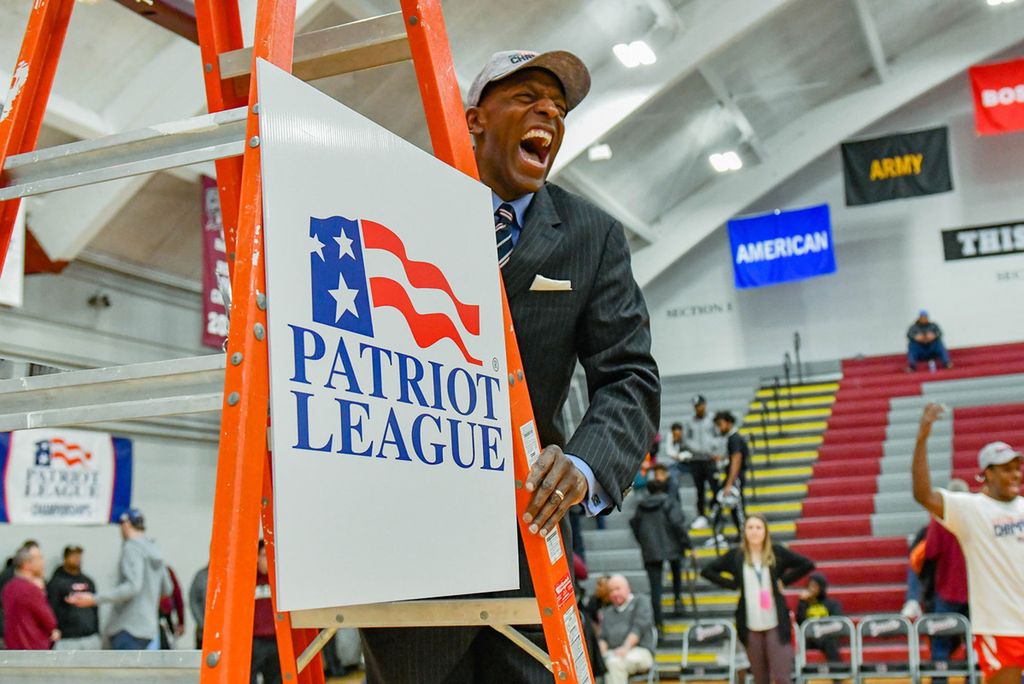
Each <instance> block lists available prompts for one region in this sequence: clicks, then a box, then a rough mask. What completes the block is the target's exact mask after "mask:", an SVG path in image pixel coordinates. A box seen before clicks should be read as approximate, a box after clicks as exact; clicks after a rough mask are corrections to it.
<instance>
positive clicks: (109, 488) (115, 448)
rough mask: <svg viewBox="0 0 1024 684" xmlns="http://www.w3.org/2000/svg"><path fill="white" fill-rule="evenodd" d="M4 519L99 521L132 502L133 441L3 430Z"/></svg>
mask: <svg viewBox="0 0 1024 684" xmlns="http://www.w3.org/2000/svg"><path fill="white" fill-rule="evenodd" d="M0 472H2V473H3V489H2V490H0V522H3V523H16V524H32V525H100V524H104V523H109V522H116V521H117V519H118V518H119V517H120V516H121V514H122V513H123V512H124V511H126V510H128V508H129V506H131V495H132V443H131V440H128V439H124V438H121V437H111V436H110V435H109V434H106V433H103V432H92V431H89V430H70V429H67V428H38V429H34V430H18V431H16V432H0Z"/></svg>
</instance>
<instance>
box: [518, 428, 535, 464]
mask: <svg viewBox="0 0 1024 684" xmlns="http://www.w3.org/2000/svg"><path fill="white" fill-rule="evenodd" d="M519 434H520V435H522V437H523V450H524V451H526V461H527V462H528V463H529V464H530V467H531V468H532V467H533V464H534V463H536V462H537V459H538V458H540V444H539V443H538V442H537V428H536V426H535V425H534V424H533V421H532V420H531V421H529V422H527V423H525V424H524V425H523V426H522V427H520V428H519Z"/></svg>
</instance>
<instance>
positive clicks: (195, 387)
mask: <svg viewBox="0 0 1024 684" xmlns="http://www.w3.org/2000/svg"><path fill="white" fill-rule="evenodd" d="M223 387H224V355H223V354H211V355H209V356H195V357H190V358H184V359H173V360H170V361H155V362H150V363H139V364H132V365H127V366H113V367H111V368H96V369H90V370H80V371H68V372H66V373H53V374H50V375H39V376H34V377H29V378H17V379H14V380H3V381H0V430H24V429H29V428H37V427H53V426H61V425H65V426H67V425H83V424H92V423H103V422H107V421H122V420H138V419H141V418H154V417H160V416H172V415H184V414H194V413H204V412H209V411H217V410H219V409H220V407H221V402H222V400H223V391H224V390H223Z"/></svg>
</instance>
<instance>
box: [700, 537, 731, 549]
mask: <svg viewBox="0 0 1024 684" xmlns="http://www.w3.org/2000/svg"><path fill="white" fill-rule="evenodd" d="M728 545H729V544H728V542H727V540H726V538H725V535H724V534H719V535H717V536H716V535H711V538H710V539H708V540H707V541H705V542H704V548H706V549H710V548H714V547H715V546H728Z"/></svg>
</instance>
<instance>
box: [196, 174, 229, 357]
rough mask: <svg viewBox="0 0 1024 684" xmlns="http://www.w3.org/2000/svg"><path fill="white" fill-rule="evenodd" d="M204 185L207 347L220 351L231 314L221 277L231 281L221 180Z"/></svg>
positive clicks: (205, 322)
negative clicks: (225, 305) (223, 292)
mask: <svg viewBox="0 0 1024 684" xmlns="http://www.w3.org/2000/svg"><path fill="white" fill-rule="evenodd" d="M201 180H202V185H203V211H202V221H203V344H204V345H206V346H207V347H215V348H217V349H220V348H221V347H222V346H223V345H224V339H225V338H226V337H227V335H228V314H227V311H226V309H225V308H224V296H223V294H222V293H221V290H220V285H219V283H218V276H221V277H223V278H224V279H225V282H228V259H227V254H226V252H225V251H224V229H223V222H222V221H221V214H220V196H219V195H218V194H217V181H216V180H214V179H213V178H210V177H208V176H203V177H202V179H201Z"/></svg>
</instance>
